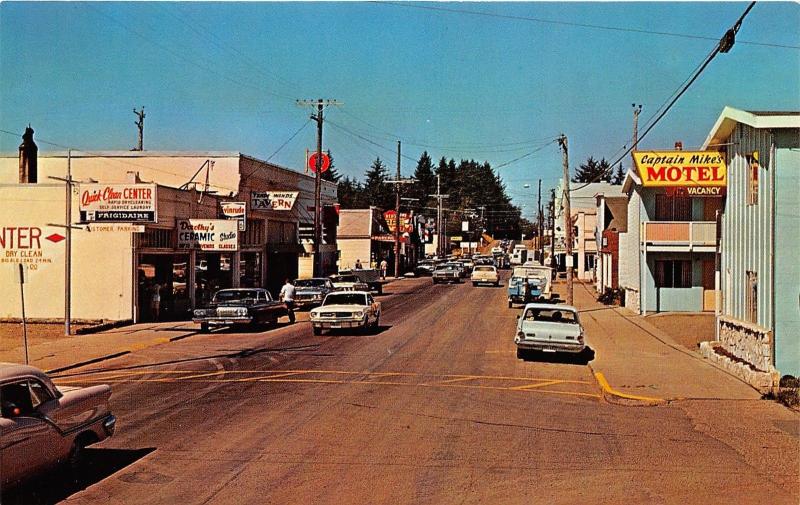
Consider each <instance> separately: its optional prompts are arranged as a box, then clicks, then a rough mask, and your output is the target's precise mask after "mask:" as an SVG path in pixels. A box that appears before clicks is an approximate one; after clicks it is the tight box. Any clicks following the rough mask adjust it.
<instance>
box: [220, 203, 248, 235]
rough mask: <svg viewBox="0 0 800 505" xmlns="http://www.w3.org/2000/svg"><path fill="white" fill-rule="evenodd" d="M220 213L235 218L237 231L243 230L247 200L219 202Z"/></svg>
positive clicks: (245, 221)
mask: <svg viewBox="0 0 800 505" xmlns="http://www.w3.org/2000/svg"><path fill="white" fill-rule="evenodd" d="M219 205H220V207H222V215H223V216H225V217H227V218H228V219H236V220H237V222H238V223H239V224H238V226H239V231H245V230H246V229H247V228H246V223H247V202H220V203H219Z"/></svg>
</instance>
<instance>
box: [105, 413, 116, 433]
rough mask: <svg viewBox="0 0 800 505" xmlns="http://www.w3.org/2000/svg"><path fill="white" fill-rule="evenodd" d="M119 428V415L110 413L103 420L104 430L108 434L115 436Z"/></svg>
mask: <svg viewBox="0 0 800 505" xmlns="http://www.w3.org/2000/svg"><path fill="white" fill-rule="evenodd" d="M116 429H117V417H116V416H115V415H114V414H109V415H108V417H106V418H105V419H104V420H103V431H104V432H105V433H106V436H109V437H111V436H113V435H114V431H115V430H116Z"/></svg>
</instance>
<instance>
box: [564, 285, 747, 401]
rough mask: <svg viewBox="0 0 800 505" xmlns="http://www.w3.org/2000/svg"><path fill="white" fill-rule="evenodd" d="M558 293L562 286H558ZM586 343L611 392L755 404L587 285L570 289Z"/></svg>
mask: <svg viewBox="0 0 800 505" xmlns="http://www.w3.org/2000/svg"><path fill="white" fill-rule="evenodd" d="M554 289H555V290H556V291H558V292H559V293H563V292H565V291H566V285H565V284H564V283H563V281H562V282H559V284H558V286H557V287H555V288H554ZM574 295H575V296H574V298H575V300H574V302H575V305H576V306H577V307H578V308H579V309H580V310H581V322H582V323H583V326H584V328H585V329H586V340H587V343H588V344H589V346H590V347H591V348H592V349H594V351H595V358H594V361H592V362H591V363H590V365H591V367H592V370H594V371H595V372H596V373H597V372H599V373H601V374H602V375H603V376H604V377H605V379H606V380H607V382H608V384H609V385H610V387H611V388H613V390H615V391H617V392H620V393H622V394H623V395H634V396H641V397H649V398H656V399H663V400H677V399H725V400H745V399H746V400H753V399H759V398H760V397H761V395H760V394H759V392H758V391H756V390H755V389H753V388H752V387H750V386H749V385H747V384H745V383H744V382H742V381H740V380H739V379H737V378H735V377H733V376H732V375H729V374H728V373H726V372H724V371H723V370H721V369H719V368H717V367H715V366H714V365H712V364H711V363H709V362H708V361H706V360H705V359H704V358H703V357H702V356H701V355H700V354H699V353H697V352H693V351H691V350H689V349H686V347H684V346H682V345H680V344H679V343H678V342H676V341H675V340H674V339H672V337H670V336H669V335H667V334H666V333H664V332H663V331H661V330H659V329H658V328H656V327H655V326H653V325H652V324H650V323H649V322H648V321H647V320H646V319H645V318H643V317H641V316H639V315H637V314H635V313H633V312H631V311H630V310H627V309H624V308H620V307H610V306H606V305H603V304H601V303H600V302H598V301H596V299H595V297H596V294H595V292H594V289H593V287H592V286H591V285H585V284H580V283H576V284H575V287H574Z"/></svg>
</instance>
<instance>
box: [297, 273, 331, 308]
mask: <svg viewBox="0 0 800 505" xmlns="http://www.w3.org/2000/svg"><path fill="white" fill-rule="evenodd" d="M294 287H295V293H294V304H295V306H297V308H300V309H302V308H305V307H315V306H317V305H320V304H321V303H322V300H324V299H325V295H327V294H328V293H330V292H331V291H333V290H334V287H333V283H332V282H331V280H330V279H328V278H326V277H314V278H312V279H297V280H296V281H294Z"/></svg>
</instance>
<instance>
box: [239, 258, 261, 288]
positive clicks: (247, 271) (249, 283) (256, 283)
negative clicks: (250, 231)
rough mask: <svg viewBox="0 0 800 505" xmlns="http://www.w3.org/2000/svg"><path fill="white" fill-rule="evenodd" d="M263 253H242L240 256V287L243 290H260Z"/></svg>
mask: <svg viewBox="0 0 800 505" xmlns="http://www.w3.org/2000/svg"><path fill="white" fill-rule="evenodd" d="M261 256H262V255H261V253H260V252H242V253H240V254H239V285H240V286H241V287H243V288H260V287H262V282H261Z"/></svg>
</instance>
